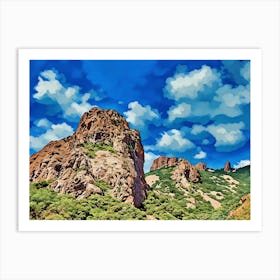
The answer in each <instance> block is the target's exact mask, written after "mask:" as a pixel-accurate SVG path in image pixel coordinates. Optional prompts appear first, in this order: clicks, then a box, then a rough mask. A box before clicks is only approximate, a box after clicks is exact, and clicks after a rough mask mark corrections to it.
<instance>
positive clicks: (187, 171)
mask: <svg viewBox="0 0 280 280" xmlns="http://www.w3.org/2000/svg"><path fill="white" fill-rule="evenodd" d="M184 178H186V179H187V181H188V182H192V183H199V182H201V176H200V173H199V171H198V169H197V168H196V167H195V166H193V165H192V164H191V163H190V162H189V161H187V160H185V159H179V160H178V163H177V165H176V167H175V169H174V171H173V176H172V179H174V180H175V181H177V182H180V181H183V180H184Z"/></svg>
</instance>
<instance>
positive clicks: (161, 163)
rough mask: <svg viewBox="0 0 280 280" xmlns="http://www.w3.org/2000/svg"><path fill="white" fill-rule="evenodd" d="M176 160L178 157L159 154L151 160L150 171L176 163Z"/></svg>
mask: <svg viewBox="0 0 280 280" xmlns="http://www.w3.org/2000/svg"><path fill="white" fill-rule="evenodd" d="M177 162H178V158H176V157H166V156H160V157H158V158H157V159H155V160H154V161H153V164H152V166H151V168H150V171H153V170H156V169H160V168H163V167H171V166H175V165H176V164H177Z"/></svg>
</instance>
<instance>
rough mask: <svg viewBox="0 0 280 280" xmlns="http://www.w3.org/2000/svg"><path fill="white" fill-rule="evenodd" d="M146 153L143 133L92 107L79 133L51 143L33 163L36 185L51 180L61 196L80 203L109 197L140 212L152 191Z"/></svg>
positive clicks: (33, 159)
mask: <svg viewBox="0 0 280 280" xmlns="http://www.w3.org/2000/svg"><path fill="white" fill-rule="evenodd" d="M143 163H144V151H143V146H142V143H141V138H140V134H139V132H138V131H136V130H133V129H130V127H129V125H128V123H127V121H126V120H125V119H124V118H123V117H122V116H121V115H120V114H118V113H117V112H116V111H114V110H101V109H99V108H96V107H95V108H92V109H91V110H90V111H89V112H87V113H84V114H83V116H82V118H81V120H80V122H79V126H78V128H77V131H76V132H75V133H74V134H73V135H72V136H69V137H67V138H64V139H62V140H58V141H51V142H50V143H49V144H47V145H46V146H45V147H44V148H43V149H42V150H41V151H39V152H37V153H36V154H34V155H32V156H31V158H30V182H39V181H43V180H47V181H50V182H52V183H51V184H50V187H51V188H53V189H54V190H56V191H57V192H59V193H70V194H72V195H73V196H75V197H76V198H78V199H82V198H86V197H88V196H90V195H91V194H99V195H102V194H103V193H104V190H103V189H102V187H101V186H102V184H103V185H104V184H106V185H107V186H110V190H109V193H110V194H111V195H112V196H114V197H117V198H119V199H121V200H122V201H125V202H128V203H131V204H133V205H135V206H136V207H140V206H141V204H142V202H143V201H144V200H145V198H146V190H147V189H148V188H149V186H148V185H147V183H146V181H145V177H144V171H143Z"/></svg>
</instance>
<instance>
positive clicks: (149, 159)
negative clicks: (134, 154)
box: [144, 148, 159, 173]
mask: <svg viewBox="0 0 280 280" xmlns="http://www.w3.org/2000/svg"><path fill="white" fill-rule="evenodd" d="M144 150H145V148H144ZM158 157H159V155H156V154H154V153H152V152H145V162H144V172H145V173H147V172H149V171H150V167H151V166H152V164H153V162H154V160H155V159H156V158H158Z"/></svg>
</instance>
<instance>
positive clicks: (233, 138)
mask: <svg viewBox="0 0 280 280" xmlns="http://www.w3.org/2000/svg"><path fill="white" fill-rule="evenodd" d="M244 127H245V124H244V123H243V122H239V123H221V124H218V125H215V124H212V125H209V126H202V125H193V127H192V130H191V134H193V135H197V134H199V133H201V132H203V131H207V132H209V133H210V134H211V135H212V136H213V137H214V138H215V139H216V142H215V147H216V148H217V150H218V151H223V150H224V149H227V151H233V150H235V147H236V146H237V145H238V144H240V143H243V142H244V141H245V140H246V138H245V136H244V134H243V131H242V129H243V128H244ZM203 141H207V142H203V144H204V145H208V144H209V140H207V139H205V140H203ZM205 143H206V144H205Z"/></svg>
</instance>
